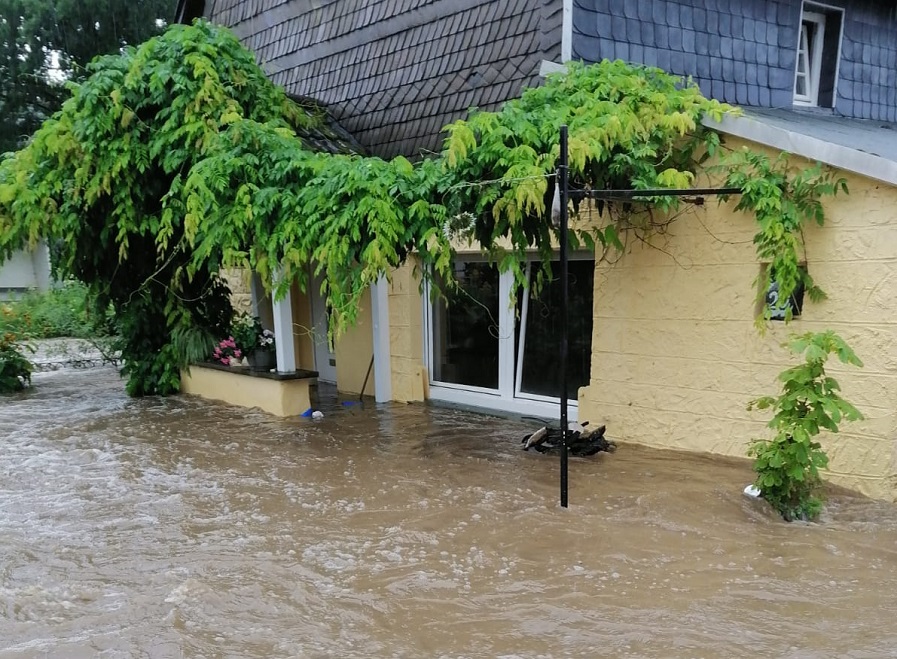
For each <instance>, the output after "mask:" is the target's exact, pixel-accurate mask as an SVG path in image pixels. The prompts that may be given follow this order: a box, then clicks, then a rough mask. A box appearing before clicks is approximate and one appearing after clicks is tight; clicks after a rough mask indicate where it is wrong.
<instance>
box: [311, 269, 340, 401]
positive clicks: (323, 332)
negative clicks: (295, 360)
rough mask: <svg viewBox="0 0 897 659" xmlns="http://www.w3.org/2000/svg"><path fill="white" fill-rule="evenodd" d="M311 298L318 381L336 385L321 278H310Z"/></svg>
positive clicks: (327, 312) (327, 313)
mask: <svg viewBox="0 0 897 659" xmlns="http://www.w3.org/2000/svg"><path fill="white" fill-rule="evenodd" d="M309 281H310V284H309V297H310V299H311V321H312V332H311V337H312V341H313V342H314V347H315V370H316V371H317V372H318V380H320V381H321V382H329V383H331V384H336V355H335V354H334V353H333V351H332V350H331V349H330V343H329V342H328V341H327V330H328V329H329V327H330V310H329V309H328V308H327V303H326V302H325V301H324V298H323V297H322V296H321V283H322V279H321V277H310V279H309Z"/></svg>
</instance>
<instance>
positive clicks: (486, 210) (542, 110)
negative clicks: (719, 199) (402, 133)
mask: <svg viewBox="0 0 897 659" xmlns="http://www.w3.org/2000/svg"><path fill="white" fill-rule="evenodd" d="M566 67H567V72H566V73H563V74H553V75H550V76H548V79H547V81H546V82H545V84H544V85H542V86H541V87H536V88H532V89H527V90H526V91H524V93H523V95H522V97H521V98H520V99H516V100H512V101H509V102H508V103H505V105H504V106H503V107H502V109H501V110H500V111H499V112H480V111H476V110H474V111H471V113H470V116H469V117H468V119H467V120H460V121H456V122H455V123H453V124H451V125H449V126H448V127H447V131H448V139H447V140H446V142H445V151H444V154H443V155H444V159H445V164H446V168H447V170H448V172H447V174H448V175H447V176H446V177H444V178H443V179H442V180H441V182H440V192H441V193H442V194H444V195H445V198H446V203H447V205H448V207H449V209H450V215H456V214H457V213H459V212H461V211H469V212H472V213H474V215H475V219H476V222H475V227H474V231H473V236H474V237H475V238H476V239H477V240H478V241H479V242H480V243H481V244H482V245H484V247H485V248H486V249H487V250H488V251H489V252H490V254H491V255H492V257H493V258H494V259H495V260H496V262H498V263H499V265H500V266H501V267H502V269H508V268H510V269H511V270H513V271H514V273H515V275H516V276H517V279H518V281H519V282H520V283H521V284H522V283H524V281H525V277H524V272H523V269H524V264H525V263H526V259H524V258H523V256H524V254H525V252H527V251H528V250H530V249H532V248H533V247H535V248H536V249H537V250H538V253H539V255H540V257H541V262H542V270H541V271H540V272H539V273H538V276H537V282H536V283H537V284H541V282H542V281H544V277H545V275H546V274H547V273H548V272H550V269H549V263H550V261H551V253H552V244H553V241H552V239H554V244H557V238H558V235H559V234H558V231H557V229H555V228H553V227H552V225H551V223H550V222H549V221H548V218H547V215H548V212H547V211H549V210H550V207H551V200H552V197H553V193H554V185H555V181H554V179H553V178H550V177H551V176H552V175H553V174H554V172H555V170H556V168H557V166H558V155H559V153H560V149H559V137H558V135H559V130H560V127H561V125H564V124H566V125H568V127H569V160H570V183H571V186H572V187H580V188H582V187H588V188H593V189H597V188H610V189H633V188H634V189H647V188H683V187H689V186H690V184H691V182H692V180H693V179H694V176H695V173H696V172H697V171H698V169H699V167H700V165H701V163H703V162H704V161H705V160H706V158H707V157H709V156H711V155H713V154H714V153H715V152H716V149H717V147H718V146H719V136H718V135H717V134H716V133H714V132H713V131H711V130H709V129H707V128H705V127H704V126H703V125H702V124H701V118H702V117H703V116H704V115H709V116H711V117H713V118H715V119H720V118H721V117H722V115H723V114H724V113H726V112H731V111H732V108H730V107H729V106H726V105H723V104H720V103H719V102H717V101H713V100H708V99H706V98H704V97H703V96H702V95H701V92H700V90H699V89H698V87H697V85H695V84H693V83H691V82H689V81H684V80H683V79H682V78H679V77H677V76H672V75H669V74H667V73H664V72H663V71H661V70H660V69H656V68H649V67H637V66H632V65H630V64H626V63H624V62H621V61H615V62H609V61H606V60H605V61H603V62H601V63H600V64H595V65H591V66H585V65H582V64H579V63H576V62H569V63H567V65H566ZM471 181H490V183H487V184H483V185H476V186H472V187H471V186H469V185H466V183H467V182H471ZM649 201H650V203H651V205H652V206H653V207H654V208H657V209H659V210H661V211H669V210H673V209H675V208H676V207H677V206H678V203H679V201H678V199H677V198H675V197H658V198H652V199H650V200H648V199H642V200H638V201H637V202H636V203H635V204H630V205H627V207H626V208H623V209H621V210H622V213H621V216H620V218H619V219H618V222H617V224H614V223H610V224H608V225H606V226H604V227H600V226H591V227H588V228H583V227H578V228H574V230H573V231H571V234H570V235H571V238H570V239H571V241H572V243H573V245H574V246H578V245H580V244H582V245H584V246H586V247H587V248H589V249H592V248H593V247H594V246H595V245H596V244H600V245H601V246H602V247H605V248H607V247H611V248H615V249H622V248H623V245H622V242H621V240H620V233H621V232H622V231H623V230H624V229H625V228H627V227H628V226H630V225H629V223H628V222H629V220H630V219H631V218H632V217H634V216H635V215H636V214H637V211H639V210H644V209H646V208H647V204H648V202H649ZM643 216H644V214H643ZM508 243H509V247H508V246H507V245H508Z"/></svg>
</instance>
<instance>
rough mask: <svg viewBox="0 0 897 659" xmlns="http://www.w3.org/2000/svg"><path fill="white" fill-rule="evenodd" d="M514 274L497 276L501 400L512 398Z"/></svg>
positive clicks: (508, 273)
mask: <svg viewBox="0 0 897 659" xmlns="http://www.w3.org/2000/svg"><path fill="white" fill-rule="evenodd" d="M514 286H516V283H515V282H514V273H512V272H502V273H500V274H499V275H498V318H496V320H497V321H498V391H499V394H500V395H501V397H502V398H513V397H514V323H515V322H516V319H515V318H514V314H515V312H516V309H515V308H514V307H512V306H511V290H512V288H513V287H514Z"/></svg>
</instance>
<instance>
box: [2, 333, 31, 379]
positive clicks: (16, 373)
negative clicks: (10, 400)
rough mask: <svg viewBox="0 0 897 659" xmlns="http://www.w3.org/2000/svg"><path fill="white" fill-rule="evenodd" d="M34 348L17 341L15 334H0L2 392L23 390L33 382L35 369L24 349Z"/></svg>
mask: <svg viewBox="0 0 897 659" xmlns="http://www.w3.org/2000/svg"><path fill="white" fill-rule="evenodd" d="M28 350H31V351H32V352H33V350H32V349H31V348H30V347H28V346H26V345H20V344H19V343H17V342H16V336H15V334H13V333H11V332H7V333H4V334H0V394H8V393H11V392H13V391H21V390H22V389H24V388H25V387H26V386H28V385H30V384H31V373H32V371H33V370H34V367H33V366H32V364H31V362H30V361H28V358H27V357H25V355H24V354H23V351H28Z"/></svg>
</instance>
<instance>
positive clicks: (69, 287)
mask: <svg viewBox="0 0 897 659" xmlns="http://www.w3.org/2000/svg"><path fill="white" fill-rule="evenodd" d="M7 332H11V333H13V334H15V335H16V336H19V337H23V338H26V339H52V338H56V337H73V338H78V339H89V338H95V337H98V336H108V335H110V334H111V333H112V314H111V312H110V311H109V310H108V309H100V308H97V304H96V303H95V301H94V300H93V298H92V297H91V296H90V294H89V293H88V290H87V287H86V286H85V285H84V284H82V283H80V282H77V281H74V280H70V281H67V282H64V283H63V284H62V285H61V286H59V287H57V288H53V289H50V290H49V291H47V292H45V293H39V292H36V291H33V292H29V293H27V294H26V295H25V296H24V297H22V298H21V299H18V300H10V301H7V302H4V303H2V304H0V334H4V333H7Z"/></svg>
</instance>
